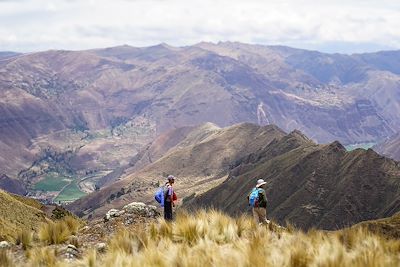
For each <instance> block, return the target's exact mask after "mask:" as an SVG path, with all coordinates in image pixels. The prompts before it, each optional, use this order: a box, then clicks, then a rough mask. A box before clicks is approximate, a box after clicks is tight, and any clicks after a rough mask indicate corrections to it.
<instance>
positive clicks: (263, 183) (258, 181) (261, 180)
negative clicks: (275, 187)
mask: <svg viewBox="0 0 400 267" xmlns="http://www.w3.org/2000/svg"><path fill="white" fill-rule="evenodd" d="M266 183H267V182H265V181H264V179H258V180H257V185H256V187H260V186H262V185H265V184H266Z"/></svg>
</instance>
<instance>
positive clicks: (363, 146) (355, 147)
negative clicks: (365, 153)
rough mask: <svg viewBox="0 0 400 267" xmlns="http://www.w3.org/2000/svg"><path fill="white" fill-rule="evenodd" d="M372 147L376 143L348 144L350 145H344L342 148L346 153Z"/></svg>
mask: <svg viewBox="0 0 400 267" xmlns="http://www.w3.org/2000/svg"><path fill="white" fill-rule="evenodd" d="M374 145H376V143H360V144H350V145H346V146H344V147H345V148H346V150H347V151H352V150H355V149H357V148H362V149H365V150H367V149H369V148H372V147H373V146H374Z"/></svg>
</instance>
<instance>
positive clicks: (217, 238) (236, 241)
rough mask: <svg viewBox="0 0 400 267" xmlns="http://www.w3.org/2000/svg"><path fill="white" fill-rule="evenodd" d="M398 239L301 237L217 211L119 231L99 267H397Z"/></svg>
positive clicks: (357, 232)
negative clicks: (139, 228)
mask: <svg viewBox="0 0 400 267" xmlns="http://www.w3.org/2000/svg"><path fill="white" fill-rule="evenodd" d="M399 255H400V240H389V239H385V238H383V237H382V236H379V235H376V234H372V233H371V232H369V231H367V230H366V229H364V228H357V229H349V230H347V231H339V232H324V231H319V230H310V231H308V232H302V231H299V230H296V229H295V228H293V227H291V228H290V229H286V228H281V227H279V226H278V225H276V224H273V223H272V224H270V225H266V226H258V225H255V224H254V222H253V220H252V219H251V218H249V217H246V216H242V217H239V218H236V219H233V218H230V217H228V216H226V215H224V214H222V213H219V212H217V211H200V212H198V213H197V214H195V215H189V214H187V213H184V212H182V213H180V214H178V216H177V218H176V221H175V222H174V223H172V224H169V223H166V222H165V221H164V220H160V221H159V222H158V223H156V224H153V225H151V226H150V227H149V228H148V229H146V230H137V231H135V232H126V231H121V232H119V233H118V234H117V235H116V236H114V237H113V238H112V239H111V241H110V245H109V250H108V252H107V253H106V255H105V256H104V257H103V258H100V259H98V264H99V265H100V266H111V265H112V266H192V267H196V266H199V267H200V266H300V267H301V266H363V267H364V266H367V267H368V266H400V256H399Z"/></svg>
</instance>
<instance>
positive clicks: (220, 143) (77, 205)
mask: <svg viewBox="0 0 400 267" xmlns="http://www.w3.org/2000/svg"><path fill="white" fill-rule="evenodd" d="M282 136H284V132H283V131H282V130H280V129H279V128H277V127H276V126H264V127H261V126H257V125H255V124H250V123H242V124H238V125H234V126H231V127H228V128H223V129H219V128H217V127H215V126H214V125H212V124H206V125H203V126H201V127H198V128H195V129H194V130H193V131H191V132H190V133H188V135H187V137H186V138H185V139H184V140H183V141H181V142H180V143H179V144H178V145H176V146H175V147H174V148H172V149H170V150H169V151H168V152H167V153H166V154H165V155H164V156H163V157H161V158H160V159H158V160H157V161H155V162H153V163H152V164H150V165H147V166H146V167H144V168H143V169H141V170H139V171H136V172H133V173H129V174H127V175H126V176H125V177H124V178H123V179H122V180H120V181H118V182H116V183H114V184H112V185H110V186H108V187H105V188H103V189H102V190H100V191H98V192H95V193H92V194H90V195H88V196H87V197H84V198H82V199H80V200H77V201H76V202H74V203H72V205H71V206H70V209H71V210H72V211H73V212H75V213H77V214H80V215H88V214H90V213H93V214H94V215H95V216H102V215H104V213H105V212H106V211H107V210H108V209H110V208H112V207H120V206H122V205H124V204H126V203H128V202H131V201H133V200H140V201H147V202H152V201H153V194H154V191H155V190H156V187H157V186H158V184H161V183H164V182H165V180H164V179H165V178H163V177H165V176H166V175H168V174H174V175H175V176H177V181H176V190H177V191H178V192H179V197H180V198H181V199H182V198H183V197H185V196H188V195H190V194H192V193H195V192H202V191H205V190H208V189H209V188H211V187H212V186H215V185H216V184H217V183H218V182H220V181H222V180H223V179H224V178H223V177H224V176H225V175H226V174H227V173H228V170H229V168H230V166H231V165H232V164H234V163H235V162H236V161H237V160H238V159H240V158H242V157H243V156H244V155H247V154H249V153H251V152H253V151H257V150H258V149H260V148H262V147H264V146H266V145H267V144H269V143H271V142H273V141H274V140H275V139H280V138H281V137H282ZM153 203H154V202H153Z"/></svg>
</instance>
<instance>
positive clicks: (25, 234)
mask: <svg viewBox="0 0 400 267" xmlns="http://www.w3.org/2000/svg"><path fill="white" fill-rule="evenodd" d="M32 241H33V232H32V231H29V230H21V231H20V232H19V233H18V234H17V238H16V241H15V243H16V244H17V245H22V248H23V249H24V250H26V249H28V248H30V247H31V246H32Z"/></svg>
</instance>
